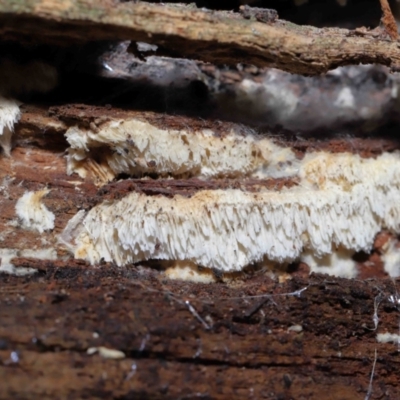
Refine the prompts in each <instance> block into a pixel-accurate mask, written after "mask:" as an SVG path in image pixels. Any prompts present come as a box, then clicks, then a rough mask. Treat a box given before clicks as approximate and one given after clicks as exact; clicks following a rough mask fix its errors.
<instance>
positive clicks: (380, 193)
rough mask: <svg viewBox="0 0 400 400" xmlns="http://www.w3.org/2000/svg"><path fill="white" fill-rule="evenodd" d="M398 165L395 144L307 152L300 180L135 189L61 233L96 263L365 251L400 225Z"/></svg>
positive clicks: (213, 263)
mask: <svg viewBox="0 0 400 400" xmlns="http://www.w3.org/2000/svg"><path fill="white" fill-rule="evenodd" d="M399 171H400V153H398V152H395V153H392V154H389V153H384V154H382V155H380V156H378V157H376V158H375V159H374V158H361V157H360V156H359V155H356V154H350V153H339V154H331V153H327V152H311V153H309V154H306V155H305V157H304V158H303V159H302V160H301V161H299V164H298V170H297V173H295V174H294V175H293V178H298V179H299V183H298V184H297V185H294V186H291V187H284V188H281V189H279V190H271V189H268V188H263V187H260V188H258V190H256V191H255V192H250V191H244V190H239V189H226V190H218V189H216V190H200V191H198V192H196V193H194V194H193V195H191V196H190V197H184V196H181V195H175V196H173V197H172V198H169V197H165V196H162V195H154V196H151V195H146V194H140V193H137V192H133V193H131V194H128V195H126V196H125V197H123V198H122V199H114V200H112V199H105V200H104V201H103V202H101V203H100V204H98V205H97V206H95V207H93V208H92V209H91V210H90V211H88V212H87V213H84V212H80V213H79V214H78V215H77V216H75V217H74V218H73V219H72V220H71V221H70V222H69V224H68V225H67V227H66V230H65V234H64V239H65V241H66V242H67V243H69V245H70V246H71V248H72V249H73V251H74V254H75V257H78V258H84V259H86V260H88V261H90V262H91V263H98V262H99V261H100V260H101V259H104V260H105V261H109V262H115V263H116V264H117V265H127V264H130V263H136V262H140V261H145V260H149V259H160V260H178V261H190V262H193V263H195V264H196V265H199V266H203V267H208V268H215V269H217V270H220V271H223V272H233V271H240V270H242V269H243V268H244V267H246V266H248V265H250V264H254V263H263V262H268V261H274V262H277V263H288V262H292V261H295V260H297V259H299V258H300V257H301V256H302V254H303V253H304V252H312V254H313V257H317V258H321V257H324V256H325V255H329V254H332V253H334V252H335V251H336V249H337V248H343V249H347V250H348V251H353V252H356V251H360V250H365V251H369V250H370V249H371V247H372V245H373V241H374V238H375V235H376V234H377V233H378V232H380V231H381V230H382V229H388V230H390V231H393V232H395V231H398V230H399V227H400V205H399V202H398V201H397V199H398V198H399V196H400V172H399ZM72 232H73V234H72ZM307 254H309V253H307ZM314 260H315V259H314ZM352 268H353V267H352ZM324 272H325V270H324ZM350 275H352V273H351V274H350Z"/></svg>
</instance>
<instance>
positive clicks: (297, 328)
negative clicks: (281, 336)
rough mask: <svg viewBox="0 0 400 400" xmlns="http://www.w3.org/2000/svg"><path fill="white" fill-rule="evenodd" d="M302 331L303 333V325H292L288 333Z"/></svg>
mask: <svg viewBox="0 0 400 400" xmlns="http://www.w3.org/2000/svg"><path fill="white" fill-rule="evenodd" d="M302 331H303V327H302V326H301V325H292V326H290V327H289V328H288V332H296V333H300V332H302Z"/></svg>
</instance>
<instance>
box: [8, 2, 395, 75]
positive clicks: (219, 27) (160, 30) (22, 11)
mask: <svg viewBox="0 0 400 400" xmlns="http://www.w3.org/2000/svg"><path fill="white" fill-rule="evenodd" d="M33 33H34V38H33V37H32V34H33ZM0 34H1V35H2V37H3V38H4V39H17V40H19V41H25V42H28V43H29V42H32V41H33V42H35V41H37V40H40V41H45V42H48V43H52V44H57V45H61V46H62V45H63V43H65V42H66V41H67V42H71V41H73V40H75V41H76V42H77V43H82V42H86V41H89V40H133V41H143V42H148V43H152V44H156V45H157V46H159V53H158V54H169V55H175V56H178V57H187V58H194V59H202V60H204V61H208V62H213V63H216V64H231V65H236V64H237V63H238V62H245V63H248V64H253V65H257V66H261V67H276V68H280V69H282V70H285V71H288V72H292V73H299V74H307V75H312V74H320V73H323V72H326V71H328V70H330V69H333V68H336V67H338V66H341V65H349V64H359V63H364V64H367V63H377V64H383V65H387V66H389V67H390V68H391V69H392V70H394V71H396V70H398V69H400V49H399V46H398V42H397V41H396V40H395V41H393V40H391V39H390V36H389V37H386V36H385V35H383V36H382V35H375V34H371V35H370V34H369V32H368V31H367V30H357V29H356V30H354V31H351V30H346V29H338V28H325V29H319V28H313V27H310V26H298V25H295V24H292V23H289V22H286V21H282V20H272V21H271V22H268V23H264V22H258V21H255V20H254V19H245V18H244V17H243V16H242V15H240V14H235V13H231V12H215V11H207V10H200V9H196V8H195V7H192V6H186V5H184V6H182V5H160V4H148V3H145V2H137V3H136V2H135V3H132V2H115V1H110V0H101V1H94V0H93V1H89V0H86V1H79V0H71V1H68V2H63V3H62V5H60V4H58V3H57V2H54V1H52V0H30V1H24V2H20V1H16V0H4V1H2V2H1V4H0Z"/></svg>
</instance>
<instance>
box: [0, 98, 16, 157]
mask: <svg viewBox="0 0 400 400" xmlns="http://www.w3.org/2000/svg"><path fill="white" fill-rule="evenodd" d="M19 117H20V110H19V105H18V102H17V101H15V100H12V99H6V98H4V97H2V96H1V95H0V146H1V148H2V149H3V152H4V154H5V155H7V156H9V155H10V151H11V137H12V132H13V130H14V124H15V123H16V122H17V121H18V120H19Z"/></svg>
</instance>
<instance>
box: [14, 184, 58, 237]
mask: <svg viewBox="0 0 400 400" xmlns="http://www.w3.org/2000/svg"><path fill="white" fill-rule="evenodd" d="M49 192H50V191H49V190H46V189H45V190H40V191H37V192H26V193H25V194H24V195H23V196H22V197H21V198H20V199H18V201H17V204H16V205H15V212H16V214H17V216H18V218H19V219H20V220H21V224H22V227H23V228H25V229H29V230H35V231H38V232H39V233H43V232H44V231H47V230H52V229H54V219H55V216H54V214H53V213H52V212H51V211H49V210H48V208H47V207H46V206H45V205H44V204H43V203H42V198H43V197H44V196H45V195H47V194H48V193H49Z"/></svg>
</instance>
